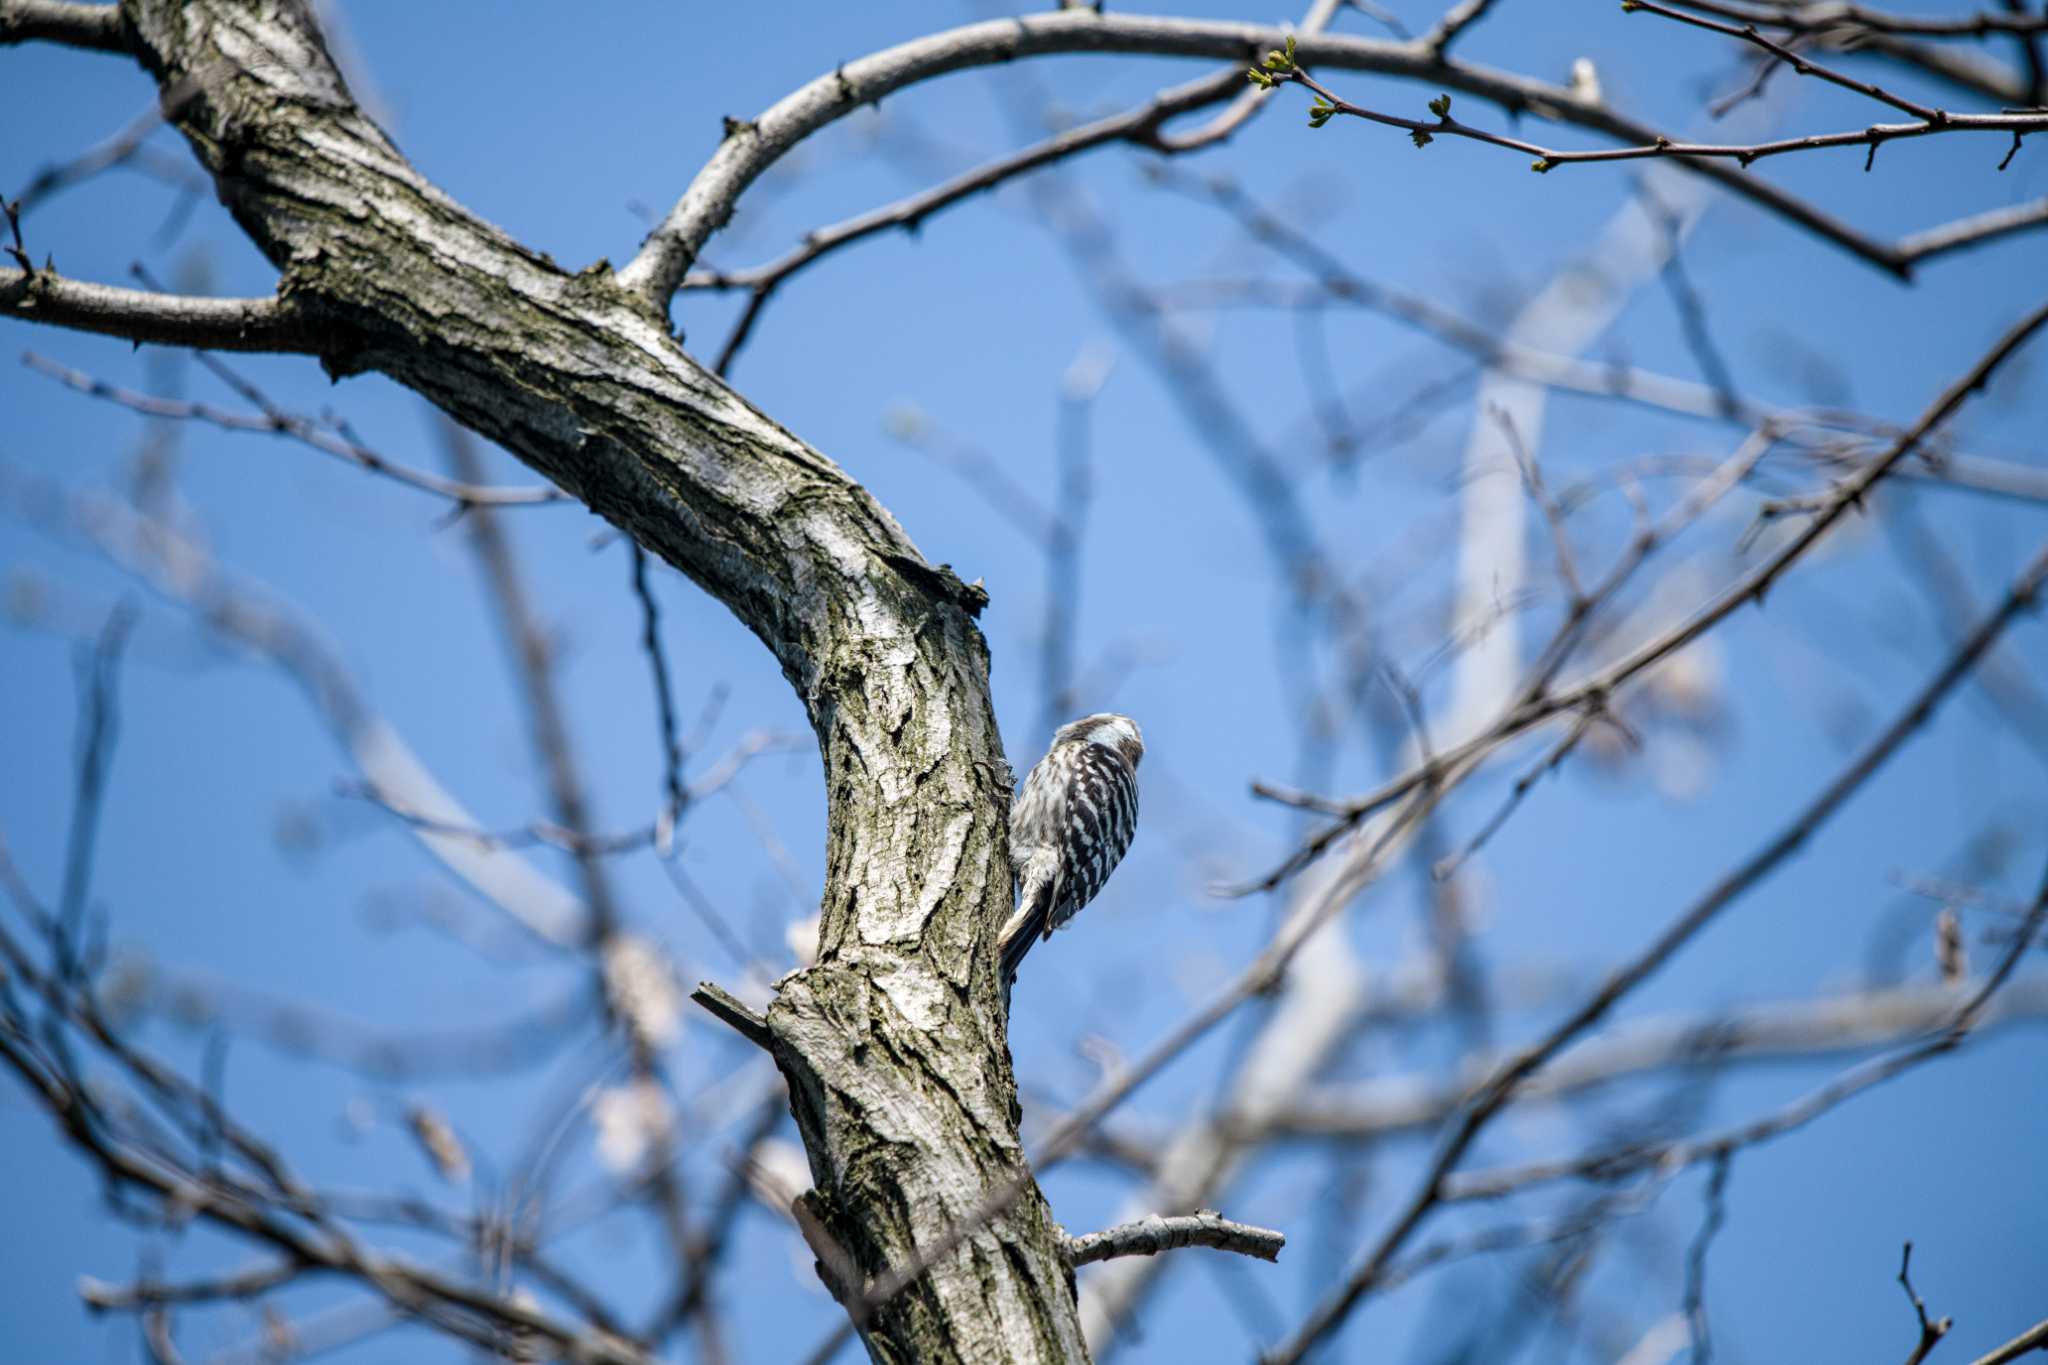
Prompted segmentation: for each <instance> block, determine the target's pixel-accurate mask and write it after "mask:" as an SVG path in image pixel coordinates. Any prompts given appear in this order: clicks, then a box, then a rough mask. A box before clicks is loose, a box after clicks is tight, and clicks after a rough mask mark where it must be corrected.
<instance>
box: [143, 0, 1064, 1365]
mask: <svg viewBox="0 0 2048 1365" xmlns="http://www.w3.org/2000/svg"><path fill="white" fill-rule="evenodd" d="M123 14H124V16H125V22H126V24H127V26H128V28H129V30H130V33H131V36H132V38H133V40H134V45H135V47H136V49H137V50H138V52H139V54H140V56H141V58H142V60H143V61H144V62H145V63H146V64H147V65H148V66H149V67H150V69H151V70H152V71H153V72H154V73H155V74H156V76H157V78H158V81H159V83H160V85H161V86H162V88H163V89H164V91H165V92H166V103H167V105H168V107H169V108H170V110H171V114H172V117H173V120H174V121H175V123H176V124H177V125H178V127H179V128H180V129H181V130H182V131H183V132H184V134H185V136H186V137H187V138H188V139H189V141H190V142H191V144H192V146H193V148H194V150H195V151H196V152H197V154H198V156H199V158H200V159H201V161H202V162H203V163H204V164H205V165H206V167H207V168H208V169H209V170H210V171H211V172H212V174H213V176H214V178H215V182H216V184H217V186H218V188H219V192H220V195H221V198H222V200H223V202H225V203H226V205H227V206H228V208H229V209H230V211H231V212H232V213H233V214H234V216H235V218H236V220H237V222H239V223H240V224H241V226H242V227H243V229H244V230H245V231H247V232H248V234H249V236H250V237H251V238H252V239H253V240H254V241H255V242H256V244H257V245H258V246H259V247H260V248H261V249H262V250H263V251H264V252H265V254H266V255H268V256H269V258H270V259H271V260H272V261H273V262H275V263H276V265H277V267H278V268H279V270H280V271H281V272H282V279H281V281H280V284H279V294H280V297H281V298H282V299H284V300H285V301H286V302H287V303H288V305H289V306H290V307H291V308H292V309H293V311H294V313H295V314H296V315H297V318H298V320H299V322H300V323H301V324H302V325H303V326H305V327H309V328H311V329H312V333H313V335H314V336H315V337H316V338H317V341H316V343H315V344H316V347H317V349H318V352H319V354H320V356H321V360H322V363H323V364H324V365H325V366H326V367H327V369H328V370H329V372H330V373H332V374H334V375H336V376H337V377H339V376H342V375H348V374H354V373H358V372H361V371H365V370H375V371H378V372H380V373H383V374H386V375H389V376H391V377H392V378H393V379H395V380H397V381H398V382H400V383H402V384H405V385H406V386H408V387H410V388H412V389H414V390H416V391H417V392H419V393H420V394H422V395H424V396H425V397H427V398H428V399H430V400H431V401H433V402H434V403H435V404H437V405H438V406H439V407H441V408H442V409H444V410H445V411H447V412H448V413H449V414H450V415H452V416H453V417H455V418H456V419H457V420H458V421H460V422H462V423H463V424H464V425H465V426H468V427H470V428H471V429H473V430H475V431H477V432H479V433H481V434H482V435H484V436H486V437H489V438H490V439H492V440H494V441H496V442H498V443H499V444H500V445H502V446H504V447H505V448H506V449H507V450H510V451H512V452H513V453H514V454H515V455H517V456H518V457H519V458H520V459H522V460H524V461H525V462H527V463H528V464H530V465H532V466H533V467H534V468H535V469H537V470H539V471H541V472H542V473H543V474H545V475H546V476H547V477H548V478H550V479H552V480H553V481H554V482H555V483H556V484H557V485H559V486H560V487H561V488H562V489H564V490H565V491H567V492H569V493H571V494H573V495H574V496H576V497H577V498H580V499H581V500H583V501H584V502H585V503H587V504H588V505H589V506H590V507H591V508H593V509H594V510H596V511H597V512H598V513H600V514H601V515H603V516H604V517H605V518H607V519H608V520H609V521H611V522H612V523H613V524H614V525H616V526H618V527H620V528H621V529H622V530H624V531H625V532H626V533H627V534H629V535H631V536H632V537H633V538H634V539H635V540H636V541H638V542H639V543H640V544H641V545H643V546H645V547H646V548H647V549H649V550H650V551H652V552H654V553H656V554H658V555H660V556H661V557H662V558H663V559H665V560H667V561H668V562H669V563H670V564H672V565H674V566H675V567H676V568H678V569H680V570H682V571H683V572H684V573H685V574H688V575H689V576H690V577H691V578H692V579H694V580H695V581H696V582H697V583H698V584H700V585H701V586H702V587H703V588H704V589H705V590H706V591H708V592H710V593H711V594H713V595H714V596H715V597H717V598H718V599H719V600H720V601H722V602H724V603H725V604H726V605H727V606H728V607H729V608H730V609H731V610H732V611H733V612H734V613H735V614H736V615H737V616H738V617H739V618H740V619H741V620H742V621H744V622H745V623H746V624H747V626H748V627H749V628H750V629H752V630H753V631H754V633H755V634H756V635H758V636H759V637H760V638H761V640H762V642H763V643H765V644H766V645H767V646H768V647H769V649H771V650H773V651H774V653H775V656H776V658H777V659H778V660H779V661H780V663H781V665H782V669H783V672H784V674H785V675H786V676H787V677H788V678H789V680H790V683H791V685H792V686H794V687H795V688H796V690H797V693H798V695H799V696H800V697H802V699H803V703H804V706H805V708H806V710H807V711H808V713H809V715H810V718H811V723H812V726H813V727H814V729H815V730H816V732H817V736H818V743H819V747H820V750H821V751H822V754H823V757H824V763H825V772H826V788H827V793H828V798H829V801H830V812H829V836H828V838H829V847H828V852H827V861H826V888H825V899H824V906H823V910H824V921H823V928H822V937H821V944H820V956H819V960H818V963H817V965H816V966H814V967H811V968H809V969H808V970H806V971H804V972H801V973H799V974H798V975H797V976H795V977H793V978H792V979H790V980H789V981H787V982H786V983H785V984H784V985H783V987H782V990H781V993H780V994H779V996H778V997H777V999H776V1000H775V1002H774V1004H773V1006H772V1007H771V1008H770V1011H769V1016H768V1018H769V1027H770V1032H771V1034H772V1037H773V1043H774V1052H775V1055H776V1060H777V1062H778V1063H779V1065H780V1066H781V1067H782V1070H783V1072H784V1074H785V1075H786V1076H787V1078H788V1080H789V1083H790V1092H791V1094H792V1096H793V1097H794V1108H795V1111H796V1118H797V1122H798V1125H799V1126H800V1128H801V1130H802V1135H803V1140H804V1144H805V1147H806V1148H807V1149H808V1151H809V1154H810V1161H811V1170H812V1174H813V1177H814V1179H815V1180H816V1182H817V1189H816V1191H815V1193H814V1195H812V1196H810V1197H809V1203H810V1211H811V1212H813V1213H816V1214H817V1215H818V1217H819V1219H820V1220H821V1221H822V1223H823V1225H824V1227H825V1228H826V1230H828V1231H829V1232H830V1234H831V1236H832V1237H833V1238H834V1239H835V1240H836V1242H837V1243H838V1244H839V1247H840V1248H842V1249H843V1250H844V1252H845V1253H846V1254H847V1255H848V1256H849V1257H850V1258H851V1260H852V1263H853V1265H854V1266H855V1267H856V1268H857V1269H858V1271H859V1273H860V1274H861V1275H862V1276H864V1277H867V1278H868V1279H870V1280H871V1279H873V1278H874V1277H877V1276H882V1275H886V1274H887V1273H889V1272H890V1271H891V1270H892V1269H900V1268H902V1267H904V1266H907V1265H910V1264H913V1263H914V1261H915V1260H916V1258H917V1256H918V1253H919V1249H920V1248H924V1249H926V1251H927V1253H929V1251H930V1249H931V1248H933V1247H935V1246H937V1245H939V1244H941V1243H942V1242H943V1241H944V1240H945V1237H946V1234H947V1233H948V1232H949V1231H951V1230H952V1229H954V1228H955V1227H956V1225H957V1224H958V1223H959V1221H960V1220H963V1219H968V1218H971V1217H972V1216H973V1215H974V1214H975V1212H976V1210H977V1209H978V1208H979V1207H980V1206H981V1205H982V1203H983V1202H984V1200H986V1199H987V1197H988V1195H989V1194H990V1192H991V1191H994V1190H999V1189H1001V1188H1003V1187H1005V1186H1007V1185H1008V1184H1009V1183H1011V1182H1013V1181H1015V1180H1016V1179H1017V1178H1018V1176H1019V1174H1020V1172H1021V1170H1022V1162H1023V1157H1022V1149H1021V1146H1020V1144H1019V1141H1018V1138H1017V1133H1016V1127H1015V1121H1014V1118H1013V1112H1014V1094H1015V1085H1014V1081H1013V1079H1012V1077H1011V1074H1010V1068H1009V1058H1008V1052H1007V1049H1006V1046H1005V1040H1004V1032H1003V1015H1002V1010H1001V1007H1000V1004H999V1001H998V998H997V987H996V982H995V973H994V970H993V959H992V952H993V930H994V926H995V925H996V924H997V923H998V922H999V921H1000V920H1001V918H1002V916H1003V915H1004V914H1006V913H1007V911H1008V909H1009V897H1010V881H1009V867H1008V849H1007V844H1006V828H1007V827H1006V819H1005V813H1006V811H1007V809H1008V804H1009V796H1010V771H1009V768H1008V766H1007V764H1006V763H1005V762H1004V758H1003V752H1002V743H1001V740H1000V737H999V735H998V733H997V730H996V724H995V717H994V715H993V713H992V711H991V708H990V703H989V694H988V653H987V648H986V645H985V644H984V642H983V640H982V636H981V632H980V631H979V629H978V628H977V627H976V626H975V624H974V621H973V617H974V615H975V613H976V612H978V611H979V609H980V606H981V604H982V603H983V602H984V601H985V600H986V599H985V597H984V595H983V594H982V593H981V592H980V590H979V589H978V588H970V587H967V586H966V585H963V584H962V583H961V582H960V581H959V579H958V578H956V577H955V576H954V575H953V574H952V573H951V572H950V571H949V570H947V569H945V568H943V567H941V568H939V569H933V568H931V567H930V566H928V565H927V564H926V563H925V562H924V560H923V558H922V557H921V556H920V555H919V554H918V551H917V549H916V547H915V546H914V545H912V544H911V542H910V540H909V538H908V537H907V536H905V535H904V533H903V531H902V528H901V527H899V526H898V525H897V524H896V522H895V520H894V518H892V517H891V516H890V515H889V514H888V512H887V511H886V510H884V509H883V508H882V507H881V506H879V505H878V504H877V503H876V502H875V500H874V499H873V498H872V497H870V496H869V494H868V493H867V491H866V490H865V489H863V488H861V487H860V486H859V485H858V484H856V483H855V482H854V481H853V480H852V479H850V478H848V477H847V476H846V474H845V473H844V472H843V471H841V470H840V469H839V468H838V467H837V466H835V465H834V464H832V462H831V461H829V460H827V459H826V458H825V457H824V456H822V455H820V454H818V453H817V452H816V451H814V450H812V449H810V448H809V447H808V446H806V445H805V444H804V443H803V442H801V441H799V440H798V439H797V438H796V437H794V436H792V435H791V434H790V433H788V432H786V431H784V430H783V429H782V428H781V427H779V426H777V425H776V424H775V423H774V422H773V421H771V420H770V419H769V418H767V417H766V416H764V415H763V414H761V413H760V412H758V411H756V410H755V409H754V408H753V407H751V406H750V405H749V404H748V403H747V402H746V401H745V400H743V399H742V398H740V397H739V396H738V395H737V394H735V393H733V392H732V391H731V390H730V389H728V388H727V387H726V386H725V385H724V384H723V383H722V382H720V381H719V380H718V379H717V378H716V377H714V376H713V375H711V374H709V373H707V372H706V371H705V370H704V369H703V368H702V367H700V366H699V365H698V364H696V363H695V362H694V361H693V360H691V358H690V357H689V356H688V355H686V354H684V352H683V350H682V348H681V347H680V346H679V345H677V344H676V342H675V341H674V340H673V339H672V338H671V337H670V336H669V334H668V332H667V329H666V327H665V325H664V320H663V319H661V318H657V317H653V316H650V315H649V314H648V313H647V312H646V311H644V308H643V306H642V305H640V304H639V303H637V302H636V301H635V299H634V298H632V297H631V296H629V295H628V294H627V293H626V292H625V291H623V290H622V289H620V288H619V287H618V286H617V284H616V283H615V281H614V279H613V275H612V271H611V268H610V267H609V266H608V265H606V264H604V263H603V262H600V263H598V264H597V265H594V266H592V267H590V268H589V269H587V270H585V271H583V272H582V273H580V274H570V273H568V272H566V271H564V270H562V269H561V268H559V267H557V266H556V265H555V264H554V263H553V262H552V261H550V260H548V259H547V258H546V257H544V256H539V255H536V254H534V253H533V252H530V251H528V250H526V249H524V248H522V247H521V246H519V245H518V244H517V243H515V242H513V241H511V240H510V239H508V238H507V237H506V236H505V235H504V234H503V233H501V232H499V231H498V230H496V229H495V228H493V227H491V226H490V225H488V224H486V223H483V222H480V221H479V220H477V219H476V218H475V217H474V216H472V215H471V214H469V213H468V212H466V211H465V210H464V209H462V208H461V207H460V206H459V205H457V204H455V203H453V202H452V201H451V200H450V199H449V198H448V197H447V196H445V195H444V194H442V193H441V192H440V191H438V190H437V189H435V188H434V187H433V186H432V185H430V184H428V183H427V182H426V181H425V180H424V179H423V178H422V177H421V176H420V175H419V174H418V173H417V172H416V171H414V170H413V168H412V167H411V166H410V165H409V164H408V163H407V162H406V161H405V159H404V158H403V157H402V156H401V155H400V154H399V153H398V151H397V150H396V148H394V147H393V146H392V144H391V143H390V141H389V140H388V139H387V138H386V137H385V136H384V135H383V133H382V132H381V131H380V130H379V129H377V128H376V127H375V125H374V124H372V123H371V122H370V121H369V120H368V119H367V118H365V117H364V116H363V115H362V113H361V112H360V111H359V110H358V109H357V108H356V107H355V105H354V102H353V101H352V99H351V98H350V96H349V94H348V91H347V89H346V87H345V85H344V83H343V81H342V79H341V77H340V75H339V74H338V73H337V71H336V69H335V67H334V64H333V63H332V61H331V60H330V59H329V57H328V54H327V53H326V51H325V49H324V47H323V45H322V42H321V39H320V36H319V33H318V30H317V28H316V27H315V26H314V24H313V23H312V21H311V20H310V18H309V17H308V16H307V14H306V13H305V11H304V10H303V8H302V7H301V6H300V5H298V4H296V3H291V2H290V0H271V3H249V2H247V0H241V2H237V0H191V2H190V3H180V2H179V0H130V3H128V4H126V5H125V6H124V9H123ZM840 1288H841V1289H845V1288H847V1286H844V1285H842V1286H840ZM864 1335H865V1336H866V1338H867V1342H868V1347H869V1351H870V1353H871V1354H872V1355H873V1356H874V1357H875V1358H876V1359H878V1360H889V1361H913V1360H914V1361H948V1360H978V1361H997V1360H1006V1361H1007V1360H1043V1361H1072V1360H1080V1359H1084V1358H1085V1351H1084V1348H1083V1346H1082V1344H1081V1337H1080V1332H1079V1328H1078V1325H1077V1322H1076V1317H1075V1312H1074V1304H1073V1299H1072V1292H1071V1287H1070V1280H1069V1275H1068V1272H1067V1270H1066V1267H1065V1263H1064V1261H1063V1259H1062V1257H1061V1253H1060V1245H1059V1240H1058V1231H1057V1229H1056V1227H1055V1226H1054V1224H1053V1223H1052V1220H1051V1218H1050V1216H1049V1214H1048V1211H1047V1209H1046V1206H1045V1203H1044V1200H1043V1198H1042V1197H1041V1196H1040V1195H1039V1193H1038V1191H1037V1189H1036V1187H1035V1186H1031V1185H1028V1184H1027V1186H1026V1188H1025V1189H1024V1191H1023V1193H1022V1195H1021V1197H1019V1198H1017V1199H1016V1200H1014V1201H1013V1202H1011V1203H1010V1204H1009V1205H1008V1207H1007V1208H1005V1209H1003V1211H1001V1212H1000V1213H998V1214H996V1215H995V1216H993V1217H990V1218H988V1219H987V1220H986V1222H985V1224H984V1225H983V1226H982V1227H981V1228H980V1230H978V1231H977V1232H975V1233H973V1234H972V1235H971V1236H969V1237H968V1238H966V1239H965V1240H964V1241H962V1242H961V1243H960V1245H959V1246H958V1247H957V1248H956V1249H954V1250H952V1251H950V1252H947V1253H945V1254H943V1255H940V1256H938V1257H937V1258H936V1260H935V1263H934V1264H933V1265H932V1266H931V1268H930V1269H929V1271H928V1272H927V1273H926V1274H924V1275H922V1276H920V1277H919V1278H918V1279H917V1280H916V1281H915V1282H914V1283H913V1284H912V1285H911V1286H910V1287H909V1288H908V1289H907V1290H906V1291H905V1292H903V1293H902V1294H900V1295H898V1296H897V1297H895V1298H894V1299H893V1300H891V1301H890V1302H889V1303H888V1304H887V1305H886V1306H884V1307H883V1308H882V1309H881V1311H880V1312H879V1313H878V1314H877V1315H876V1316H875V1317H874V1318H873V1320H872V1321H870V1322H869V1323H868V1324H867V1326H866V1328H865V1329H864Z"/></svg>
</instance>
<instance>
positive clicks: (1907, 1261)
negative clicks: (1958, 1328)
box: [1899, 1242, 1955, 1365]
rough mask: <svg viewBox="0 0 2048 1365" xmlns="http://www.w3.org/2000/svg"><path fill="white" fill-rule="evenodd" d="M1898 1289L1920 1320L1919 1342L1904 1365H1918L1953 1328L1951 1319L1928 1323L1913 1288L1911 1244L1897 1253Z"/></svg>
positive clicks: (1925, 1313) (1918, 1293)
mask: <svg viewBox="0 0 2048 1365" xmlns="http://www.w3.org/2000/svg"><path fill="white" fill-rule="evenodd" d="M1899 1288H1900V1289H1902V1290H1904V1291H1905V1293H1906V1302H1908V1303H1910V1304H1912V1305H1913V1316H1914V1317H1916V1318H1918V1319H1919V1320H1920V1340H1919V1341H1917V1342H1915V1343H1914V1344H1913V1351H1912V1354H1910V1355H1908V1356H1907V1357H1906V1365H1920V1362H1921V1361H1923V1360H1925V1359H1927V1353H1928V1352H1929V1351H1931V1350H1933V1349H1934V1348H1935V1347H1936V1346H1937V1345H1939V1344H1940V1342H1941V1339H1942V1338H1943V1337H1945V1336H1947V1335H1948V1333H1949V1329H1950V1328H1951V1327H1953V1326H1955V1320H1954V1319H1953V1318H1938V1319H1935V1320H1933V1321H1929V1319H1928V1317H1927V1304H1926V1302H1925V1301H1924V1300H1922V1299H1921V1297H1920V1291H1918V1290H1917V1289H1915V1288H1913V1244H1912V1243H1911V1242H1908V1243H1906V1246H1905V1250H1903V1251H1901V1252H1900V1253H1899Z"/></svg>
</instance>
